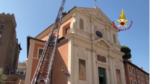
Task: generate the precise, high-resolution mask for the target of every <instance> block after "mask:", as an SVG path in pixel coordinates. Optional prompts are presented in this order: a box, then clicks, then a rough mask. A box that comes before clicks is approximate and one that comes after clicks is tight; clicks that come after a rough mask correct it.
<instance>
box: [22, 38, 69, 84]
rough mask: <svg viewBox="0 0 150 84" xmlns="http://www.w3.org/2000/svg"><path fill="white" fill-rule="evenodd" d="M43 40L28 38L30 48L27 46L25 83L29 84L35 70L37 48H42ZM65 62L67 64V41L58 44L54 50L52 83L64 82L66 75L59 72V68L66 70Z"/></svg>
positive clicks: (64, 83) (37, 59) (63, 83)
mask: <svg viewBox="0 0 150 84" xmlns="http://www.w3.org/2000/svg"><path fill="white" fill-rule="evenodd" d="M43 47H44V42H38V41H35V40H32V39H31V40H30V48H29V55H28V59H27V61H26V62H27V72H26V79H25V84H30V82H31V80H32V78H33V75H34V72H35V70H36V67H37V64H38V61H39V58H38V52H39V51H38V49H41V48H42V49H43ZM67 64H68V41H67V40H66V41H63V42H62V43H60V44H58V49H57V50H56V55H55V61H54V65H53V70H52V72H53V74H52V84H59V83H62V84H66V82H67V77H66V76H65V75H64V74H63V73H62V72H61V68H62V67H64V69H65V70H66V72H67V67H68V66H67Z"/></svg>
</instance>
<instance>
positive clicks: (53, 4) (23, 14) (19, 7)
mask: <svg viewBox="0 0 150 84" xmlns="http://www.w3.org/2000/svg"><path fill="white" fill-rule="evenodd" d="M60 4H61V0H0V13H1V12H5V13H14V14H15V17H16V22H17V28H16V30H17V38H18V39H19V43H21V46H22V49H23V50H22V51H21V53H20V58H19V60H20V61H25V60H26V57H27V54H26V53H27V51H26V50H27V45H26V44H27V43H26V42H27V40H26V38H27V36H28V35H30V36H33V37H35V36H36V35H38V34H39V33H40V32H41V31H43V30H44V29H45V28H47V27H48V26H49V25H51V24H52V23H53V22H54V20H55V18H56V15H57V12H58V9H59V7H60ZM94 4H95V3H94V0H67V1H66V3H65V11H68V10H70V9H71V8H72V7H74V6H78V7H91V8H93V7H94ZM97 5H98V7H99V8H100V9H101V10H102V11H103V12H104V13H105V14H106V15H107V16H108V18H110V20H112V21H116V20H117V19H119V16H120V13H121V10H122V9H124V12H125V15H126V19H128V20H129V22H130V21H133V26H132V27H131V28H130V30H128V31H123V32H119V33H118V38H119V41H120V43H121V45H126V46H128V47H130V49H131V50H132V58H131V60H132V62H133V63H134V64H136V65H138V66H139V67H143V68H144V70H146V71H147V72H149V0H97Z"/></svg>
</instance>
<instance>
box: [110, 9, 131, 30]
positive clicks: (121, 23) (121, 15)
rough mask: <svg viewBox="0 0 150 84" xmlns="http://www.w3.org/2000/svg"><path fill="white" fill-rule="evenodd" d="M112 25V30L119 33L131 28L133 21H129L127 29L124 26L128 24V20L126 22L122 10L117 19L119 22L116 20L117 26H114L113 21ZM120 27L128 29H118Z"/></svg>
mask: <svg viewBox="0 0 150 84" xmlns="http://www.w3.org/2000/svg"><path fill="white" fill-rule="evenodd" d="M112 23H113V26H114V28H116V29H118V30H119V31H124V30H127V29H130V27H131V26H132V23H133V21H131V24H130V26H129V27H128V26H127V25H126V24H127V23H128V20H126V16H125V13H124V10H123V9H122V11H121V14H120V17H119V20H117V23H118V24H119V25H118V26H115V23H114V21H113V22H112ZM120 26H125V27H128V28H125V29H119V28H118V27H120Z"/></svg>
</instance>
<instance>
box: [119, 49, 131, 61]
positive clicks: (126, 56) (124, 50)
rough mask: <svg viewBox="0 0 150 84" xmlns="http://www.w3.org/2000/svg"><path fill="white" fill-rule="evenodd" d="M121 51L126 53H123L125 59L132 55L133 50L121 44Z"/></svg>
mask: <svg viewBox="0 0 150 84" xmlns="http://www.w3.org/2000/svg"><path fill="white" fill-rule="evenodd" d="M121 52H123V53H125V54H124V55H123V59H125V60H128V59H130V58H131V57H132V56H131V50H130V48H128V47H127V46H121Z"/></svg>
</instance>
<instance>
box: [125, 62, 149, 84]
mask: <svg viewBox="0 0 150 84" xmlns="http://www.w3.org/2000/svg"><path fill="white" fill-rule="evenodd" d="M124 65H125V72H126V75H125V76H126V82H127V83H128V84H131V81H132V84H135V82H136V83H137V82H138V83H139V84H149V81H148V78H149V77H148V74H147V73H145V72H144V71H142V70H141V69H140V68H137V67H135V66H133V65H131V64H129V63H128V62H124Z"/></svg>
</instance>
